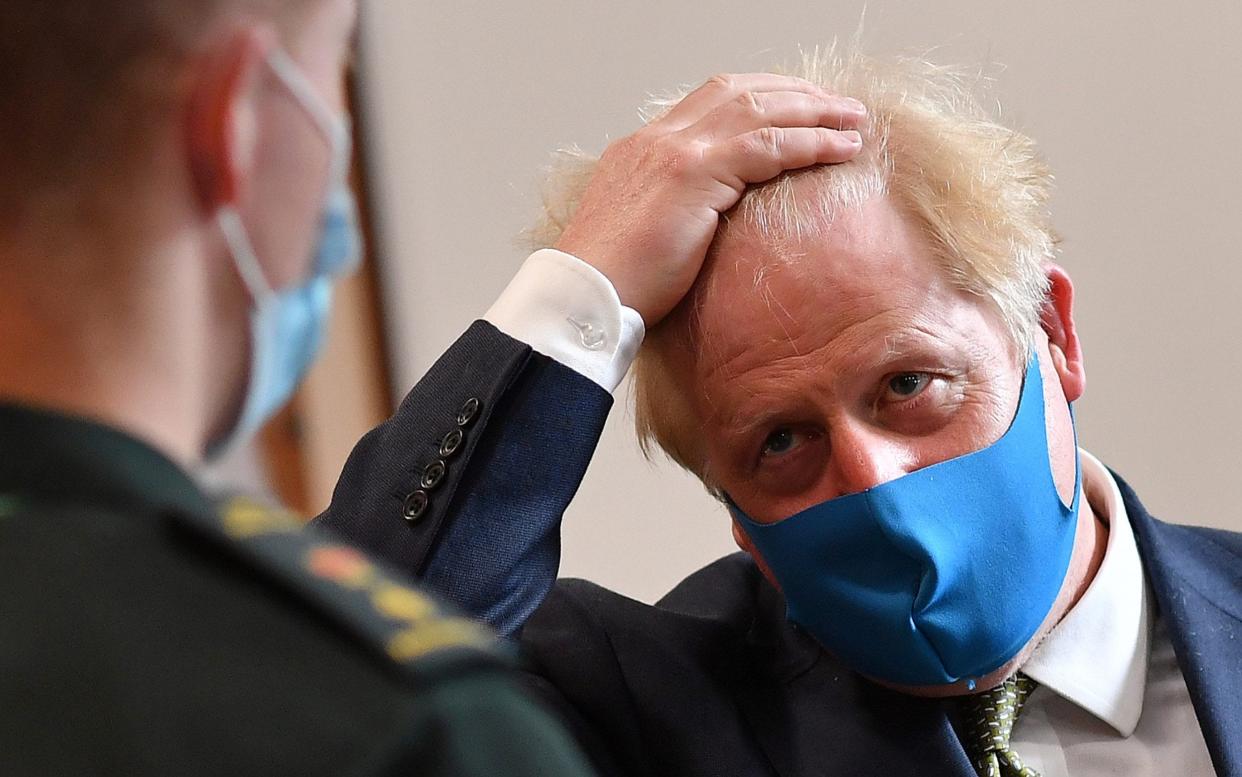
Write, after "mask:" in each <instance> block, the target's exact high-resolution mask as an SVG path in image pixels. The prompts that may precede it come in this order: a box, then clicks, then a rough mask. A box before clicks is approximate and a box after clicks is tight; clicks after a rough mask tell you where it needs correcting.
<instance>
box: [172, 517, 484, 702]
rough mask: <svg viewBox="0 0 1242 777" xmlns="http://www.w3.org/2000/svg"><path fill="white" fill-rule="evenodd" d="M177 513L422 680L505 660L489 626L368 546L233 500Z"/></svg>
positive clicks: (294, 518) (294, 519) (292, 518)
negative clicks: (214, 510) (454, 608)
mask: <svg viewBox="0 0 1242 777" xmlns="http://www.w3.org/2000/svg"><path fill="white" fill-rule="evenodd" d="M179 517H180V518H182V519H184V520H186V521H188V522H190V523H191V524H193V525H194V526H196V527H198V528H200V529H204V530H206V531H208V532H209V533H210V534H212V535H214V536H215V537H217V538H218V539H220V540H223V541H224V544H225V545H226V547H228V548H231V549H233V550H234V551H235V552H236V554H237V555H239V556H241V557H242V558H244V559H246V560H247V561H249V562H251V564H252V565H254V566H256V567H258V568H260V569H262V570H263V571H265V572H266V573H267V574H268V576H269V577H270V578H271V579H272V580H273V582H276V583H277V584H280V585H282V586H283V587H285V588H287V589H291V590H293V591H295V592H296V593H298V594H300V595H301V597H302V598H303V599H305V600H307V601H309V602H311V603H312V604H314V605H315V606H316V607H317V608H318V609H319V610H321V611H322V612H324V613H325V614H327V615H328V616H330V617H331V618H332V619H333V620H335V621H336V622H338V623H339V624H341V625H342V626H344V627H346V628H347V629H348V630H349V631H350V632H351V633H353V634H355V635H356V636H358V637H359V638H361V639H362V640H363V641H364V642H366V643H367V644H368V645H370V646H371V648H372V649H374V650H376V651H378V652H381V653H383V654H384V655H385V656H387V657H388V658H389V659H391V660H392V661H395V662H396V664H397V665H398V666H399V667H401V668H402V669H403V670H405V671H406V672H407V673H409V674H412V675H414V676H415V677H417V678H418V679H419V680H423V681H425V680H427V679H429V677H430V676H432V675H439V674H441V673H442V672H443V671H445V670H451V669H452V668H453V667H455V666H457V665H462V664H475V663H494V662H496V661H497V660H498V659H501V658H505V657H507V654H508V650H506V649H504V648H502V647H501V646H500V644H499V642H498V640H497V638H496V636H495V635H494V634H493V633H492V632H491V630H490V629H488V628H487V627H486V626H484V625H482V624H480V623H478V622H476V621H473V620H470V619H468V618H465V617H463V616H461V615H458V614H456V613H453V612H450V611H448V610H447V609H446V608H445V607H444V606H442V605H441V604H440V603H439V602H437V601H436V600H435V599H434V598H432V597H431V596H429V595H427V594H425V593H423V592H422V591H420V590H418V589H417V588H416V587H414V586H412V585H409V584H407V583H405V582H403V581H402V580H401V579H400V576H399V575H398V574H396V573H393V572H390V571H389V570H387V569H385V568H383V567H382V566H381V565H379V564H377V563H376V562H375V561H373V560H371V559H370V558H368V557H367V556H366V555H365V554H364V553H363V552H362V551H360V550H357V549H356V548H353V547H350V546H348V545H344V544H342V543H339V542H334V541H332V540H331V539H329V538H328V537H326V536H324V535H321V534H320V533H318V532H316V531H314V530H312V529H307V528H303V527H302V525H301V524H300V523H299V522H298V520H297V518H296V517H294V516H293V515H292V514H291V513H288V512H286V511H284V510H279V509H272V508H268V507H265V506H263V505H261V504H259V503H257V502H254V501H252V500H249V499H233V500H231V501H229V502H228V503H226V504H224V505H223V506H222V508H221V509H220V511H219V514H218V515H215V516H204V515H185V516H179Z"/></svg>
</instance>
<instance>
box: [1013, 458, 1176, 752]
mask: <svg viewBox="0 0 1242 777" xmlns="http://www.w3.org/2000/svg"><path fill="white" fill-rule="evenodd" d="M1079 453H1080V455H1081V459H1082V476H1083V477H1082V480H1083V491H1084V497H1085V498H1086V500H1087V502H1088V503H1090V505H1091V507H1092V508H1093V509H1094V510H1095V513H1096V515H1097V516H1098V517H1099V518H1100V519H1101V520H1103V521H1104V522H1106V523H1107V524H1108V527H1109V531H1108V544H1107V546H1106V547H1105V551H1104V560H1103V561H1102V562H1101V563H1100V568H1099V570H1098V571H1097V572H1096V575H1095V579H1094V580H1092V581H1091V584H1090V585H1089V586H1088V587H1087V591H1086V593H1084V594H1083V596H1082V598H1081V599H1079V600H1078V604H1076V605H1074V608H1073V609H1071V610H1070V611H1069V613H1068V614H1067V615H1066V616H1065V617H1064V618H1063V619H1062V620H1061V622H1060V623H1058V624H1057V625H1056V627H1055V628H1054V629H1053V630H1052V631H1051V632H1050V633H1049V634H1048V636H1047V637H1046V638H1045V639H1044V641H1043V642H1042V643H1040V645H1039V647H1038V648H1037V649H1036V650H1035V653H1034V654H1033V655H1032V656H1031V658H1030V660H1029V661H1028V662H1027V663H1026V665H1025V666H1023V667H1022V671H1023V673H1025V674H1026V675H1028V676H1030V677H1031V678H1032V679H1034V680H1036V681H1037V682H1039V683H1040V685H1043V686H1046V687H1047V688H1048V689H1050V690H1052V691H1053V692H1055V693H1056V694H1058V695H1060V696H1062V697H1064V698H1065V699H1068V700H1069V701H1071V702H1073V703H1074V704H1077V705H1078V706H1079V707H1082V708H1083V709H1084V710H1086V711H1088V712H1090V713H1091V714H1093V715H1095V716H1096V717H1098V718H1100V719H1101V720H1103V721H1104V722H1106V723H1108V724H1109V725H1110V726H1112V727H1113V728H1114V729H1116V730H1117V732H1118V733H1119V734H1121V735H1122V736H1125V737H1128V736H1130V734H1132V733H1134V729H1135V727H1136V726H1137V725H1138V721H1139V716H1140V715H1141V714H1142V712H1143V690H1144V688H1145V687H1146V683H1147V659H1148V650H1149V647H1148V646H1149V642H1150V637H1151V623H1152V613H1151V599H1150V597H1149V596H1148V594H1147V585H1146V582H1145V580H1144V576H1143V565H1142V562H1141V561H1140V559H1139V554H1138V546H1137V545H1136V544H1135V542H1134V532H1133V530H1132V529H1131V528H1130V519H1129V516H1128V515H1127V514H1126V507H1125V503H1124V502H1122V499H1121V491H1120V490H1119V489H1118V488H1117V482H1116V481H1115V480H1113V477H1112V475H1111V474H1110V473H1109V472H1108V470H1107V469H1106V468H1105V467H1104V465H1103V464H1101V463H1100V461H1099V460H1098V459H1096V458H1095V457H1094V456H1092V455H1091V454H1090V453H1087V452H1086V451H1082V450H1080V451H1079Z"/></svg>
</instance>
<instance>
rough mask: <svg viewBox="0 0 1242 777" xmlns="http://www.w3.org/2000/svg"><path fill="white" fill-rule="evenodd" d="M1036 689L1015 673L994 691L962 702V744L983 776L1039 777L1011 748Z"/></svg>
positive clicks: (970, 697) (976, 769) (1024, 677)
mask: <svg viewBox="0 0 1242 777" xmlns="http://www.w3.org/2000/svg"><path fill="white" fill-rule="evenodd" d="M1035 687H1036V683H1035V681H1034V680H1032V679H1031V678H1029V677H1027V676H1026V675H1024V674H1015V675H1014V676H1012V677H1010V678H1009V679H1008V680H1006V681H1005V682H1003V683H1001V684H1000V685H998V686H996V687H995V688H993V689H992V690H990V691H984V692H983V693H980V694H976V695H974V696H967V697H965V698H963V699H962V711H963V714H964V716H965V717H964V718H963V719H964V721H965V722H966V724H967V728H966V729H965V732H964V734H963V737H962V744H963V745H964V746H965V748H966V754H967V755H969V756H970V762H971V763H973V764H974V765H975V771H977V772H978V773H979V777H1039V772H1037V771H1035V770H1034V769H1032V768H1030V767H1029V766H1024V765H1023V764H1022V759H1021V758H1019V757H1018V754H1017V753H1015V752H1014V751H1013V750H1011V749H1009V737H1010V735H1011V734H1012V733H1013V726H1014V724H1015V723H1017V722H1018V713H1020V712H1021V711H1022V705H1023V704H1024V703H1026V698H1027V697H1028V696H1030V695H1031V691H1033V690H1035Z"/></svg>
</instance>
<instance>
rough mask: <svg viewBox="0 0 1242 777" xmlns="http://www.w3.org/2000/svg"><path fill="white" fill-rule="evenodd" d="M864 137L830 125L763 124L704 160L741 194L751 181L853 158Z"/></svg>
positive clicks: (711, 153)
mask: <svg viewBox="0 0 1242 777" xmlns="http://www.w3.org/2000/svg"><path fill="white" fill-rule="evenodd" d="M861 148H862V136H861V135H859V133H858V132H856V131H854V130H845V131H843V132H841V131H837V130H834V129H828V128H826V127H762V128H760V129H757V130H754V131H752V132H748V133H746V134H744V135H739V136H737V137H736V138H733V139H732V140H730V141H728V142H726V143H723V144H720V145H717V146H714V147H713V148H712V151H711V152H710V154H709V158H705V159H704V161H705V162H706V163H707V164H708V165H709V166H710V167H711V168H712V169H713V171H714V174H715V178H716V180H719V181H722V182H724V183H727V184H728V185H729V186H731V187H732V188H733V189H734V190H735V191H736V192H737V193H738V194H739V195H741V193H742V192H743V190H745V188H746V186H747V185H748V184H755V183H762V182H763V181H767V180H769V179H771V178H775V177H776V176H778V175H780V174H781V173H783V172H785V171H786V170H796V169H798V168H802V167H810V166H811V165H822V164H838V163H840V162H847V161H849V160H850V159H853V158H854V157H855V156H856V155H857V154H858V152H859V150H861Z"/></svg>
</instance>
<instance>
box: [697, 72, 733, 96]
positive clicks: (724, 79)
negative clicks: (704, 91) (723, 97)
mask: <svg viewBox="0 0 1242 777" xmlns="http://www.w3.org/2000/svg"><path fill="white" fill-rule="evenodd" d="M736 84H737V79H735V78H734V77H733V76H732V75H731V74H730V73H717V74H716V75H714V76H712V77H711V78H709V79H707V83H705V84H704V86H707V87H709V88H712V89H717V90H719V91H723V92H732V91H733V90H734V87H735V85H736Z"/></svg>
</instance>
